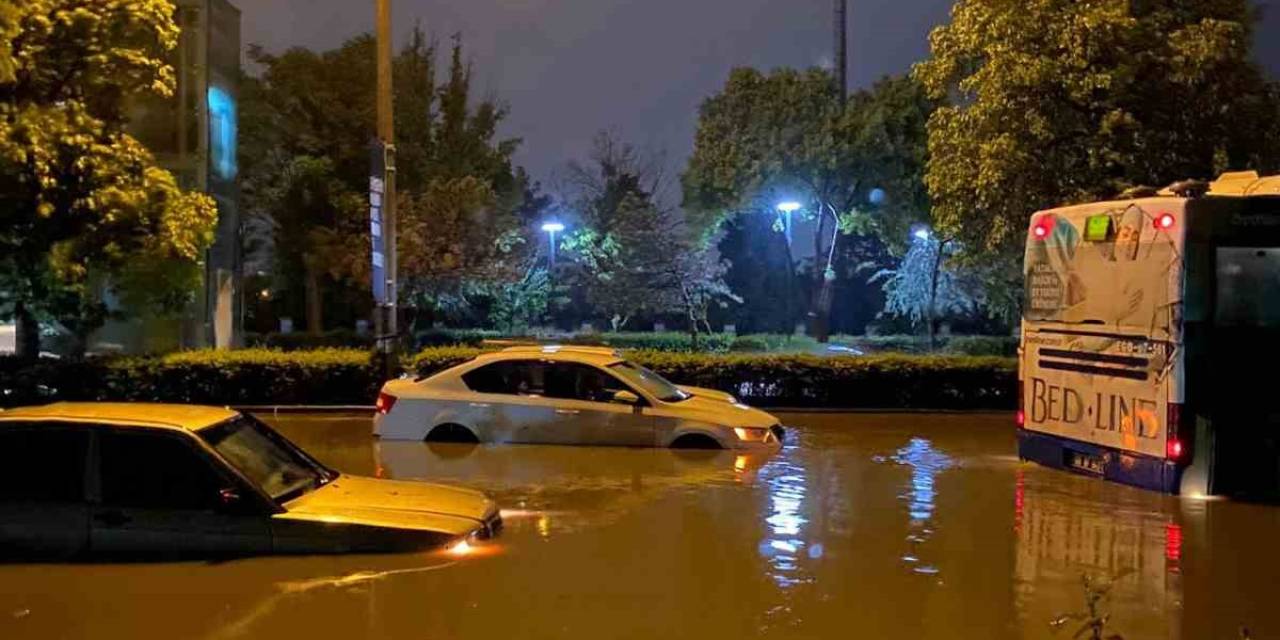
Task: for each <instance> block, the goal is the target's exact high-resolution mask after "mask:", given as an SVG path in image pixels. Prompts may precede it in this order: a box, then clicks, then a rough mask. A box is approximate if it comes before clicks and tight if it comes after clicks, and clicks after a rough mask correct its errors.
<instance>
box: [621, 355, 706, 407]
mask: <svg viewBox="0 0 1280 640" xmlns="http://www.w3.org/2000/svg"><path fill="white" fill-rule="evenodd" d="M609 370H610V371H613V373H614V374H616V375H617V376H618V377H620V378H622V379H623V380H625V381H627V382H628V383H630V384H632V385H633V386H637V387H640V388H641V389H644V391H645V393H648V394H649V395H652V396H653V397H655V398H657V399H659V400H661V401H663V402H680V401H682V400H688V399H689V398H691V397H693V396H691V395H689V394H687V393H685V392H683V391H681V390H680V388H679V387H677V386H675V385H674V384H671V382H670V381H668V380H667V379H666V378H664V377H662V376H660V375H658V374H656V373H654V372H652V371H650V370H648V369H646V368H644V367H642V366H640V365H638V364H632V363H630V362H619V363H617V364H613V365H609Z"/></svg>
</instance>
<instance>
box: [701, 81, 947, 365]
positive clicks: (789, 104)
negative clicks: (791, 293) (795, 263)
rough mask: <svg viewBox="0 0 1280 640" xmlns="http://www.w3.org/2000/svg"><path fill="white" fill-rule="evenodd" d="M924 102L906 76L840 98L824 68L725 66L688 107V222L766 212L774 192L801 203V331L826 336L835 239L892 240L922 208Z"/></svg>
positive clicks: (706, 223) (708, 225) (924, 212)
mask: <svg viewBox="0 0 1280 640" xmlns="http://www.w3.org/2000/svg"><path fill="white" fill-rule="evenodd" d="M932 107H933V104H932V101H930V100H929V99H928V98H927V97H926V96H925V95H924V93H923V91H922V90H921V89H920V88H919V86H918V85H916V84H915V83H914V82H912V81H911V80H910V79H907V78H896V79H894V78H890V79H885V80H882V81H881V82H879V83H877V84H876V86H875V87H873V88H872V89H871V90H869V91H862V92H859V93H857V94H855V95H854V96H853V97H852V98H851V99H850V100H848V101H847V102H845V103H841V102H840V101H839V99H838V97H837V96H836V93H835V90H834V85H833V84H832V82H831V77H830V75H829V74H827V73H826V72H824V71H820V70H808V71H795V70H789V69H783V70H778V71H774V72H772V73H769V74H763V73H761V72H759V71H756V70H754V69H736V70H734V71H733V72H732V73H731V74H730V77H729V81H728V82H727V83H726V85H725V87H724V88H723V89H722V90H721V92H720V93H719V94H717V95H715V96H712V97H711V98H709V99H708V100H706V101H705V102H704V103H703V104H702V107H701V109H700V111H699V121H698V133H697V138H696V140H695V144H694V152H693V155H692V157H691V158H690V160H689V164H688V167H687V169H686V171H685V173H684V175H683V177H682V182H683V186H684V196H685V207H686V209H687V210H688V211H689V212H690V215H691V222H692V223H693V224H694V226H696V227H697V228H700V229H702V230H704V232H706V231H709V230H711V229H715V228H718V227H719V225H720V224H722V223H723V222H725V221H726V220H728V219H730V218H732V217H734V216H736V215H754V216H766V215H772V213H773V211H774V206H775V205H776V204H777V202H778V201H780V200H784V199H786V200H799V201H801V202H803V203H805V204H806V206H805V208H804V209H803V210H802V211H803V212H804V213H805V214H807V215H809V216H810V217H813V218H815V219H816V220H817V221H818V224H817V228H818V230H817V232H816V233H815V235H814V246H813V255H814V256H815V258H814V265H813V268H812V269H811V274H812V283H811V294H810V296H809V298H810V311H809V315H810V318H811V324H812V326H811V333H813V334H814V335H815V336H816V337H818V338H819V339H822V340H825V338H826V334H827V330H828V323H829V319H830V318H829V316H830V311H831V307H832V303H833V296H834V291H835V280H836V279H837V278H838V277H839V274H840V273H841V272H844V271H845V270H844V269H841V268H840V265H838V264H837V260H838V259H840V258H841V256H842V255H843V253H842V252H841V251H840V250H839V247H838V246H837V244H838V242H839V239H840V236H841V235H842V234H844V235H848V234H853V233H857V234H867V233H875V234H880V235H882V236H883V237H884V238H885V240H886V242H891V243H893V244H894V245H896V246H903V245H904V244H905V238H906V236H907V234H906V230H907V229H908V228H910V226H911V225H912V224H913V223H916V222H918V221H920V220H921V219H927V217H928V212H929V207H928V199H927V195H926V194H925V193H924V189H923V187H922V186H921V185H922V183H921V182H920V179H921V172H922V168H923V163H924V155H925V135H924V123H925V121H926V120H927V117H928V114H929V112H930V111H931V110H932ZM882 196H883V197H882ZM897 236H900V237H897Z"/></svg>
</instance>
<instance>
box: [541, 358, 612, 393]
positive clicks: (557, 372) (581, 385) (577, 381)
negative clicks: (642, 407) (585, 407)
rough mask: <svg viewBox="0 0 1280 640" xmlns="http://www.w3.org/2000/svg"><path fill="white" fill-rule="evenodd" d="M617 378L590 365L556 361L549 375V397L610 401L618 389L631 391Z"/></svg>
mask: <svg viewBox="0 0 1280 640" xmlns="http://www.w3.org/2000/svg"><path fill="white" fill-rule="evenodd" d="M629 390H630V389H627V387H626V385H624V384H622V382H621V381H619V380H618V379H617V378H615V377H613V376H611V375H609V374H607V373H605V372H603V371H601V370H599V369H597V368H595V367H592V366H589V365H585V364H578V363H576V362H555V363H552V365H551V367H550V372H549V375H548V376H547V397H548V398H563V399H566V400H585V401H587V402H609V401H611V400H613V394H614V393H616V392H618V391H629Z"/></svg>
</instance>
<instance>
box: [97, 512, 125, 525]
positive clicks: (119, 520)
mask: <svg viewBox="0 0 1280 640" xmlns="http://www.w3.org/2000/svg"><path fill="white" fill-rule="evenodd" d="M93 519H94V520H97V521H98V522H101V523H102V524H105V525H107V526H108V527H119V526H122V525H126V524H129V523H130V522H132V521H133V518H130V517H129V516H127V515H125V514H123V513H121V512H119V511H103V512H101V513H98V514H97V515H95V516H93Z"/></svg>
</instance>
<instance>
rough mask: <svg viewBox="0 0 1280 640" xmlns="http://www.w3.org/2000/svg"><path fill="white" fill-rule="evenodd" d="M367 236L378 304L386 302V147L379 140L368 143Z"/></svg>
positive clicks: (375, 297)
mask: <svg viewBox="0 0 1280 640" xmlns="http://www.w3.org/2000/svg"><path fill="white" fill-rule="evenodd" d="M369 167H370V171H369V237H370V238H372V239H373V254H372V256H373V269H372V270H371V272H372V274H373V282H372V285H373V299H374V300H375V301H376V302H377V303H378V304H379V305H384V304H386V303H387V300H388V297H387V257H386V246H387V245H386V236H385V235H384V230H385V226H384V220H383V217H382V211H383V209H382V203H383V198H384V196H385V194H386V182H385V177H386V169H387V156H386V148H385V146H384V145H383V144H382V142H381V141H379V140H374V141H373V142H372V144H370V157H369Z"/></svg>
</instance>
